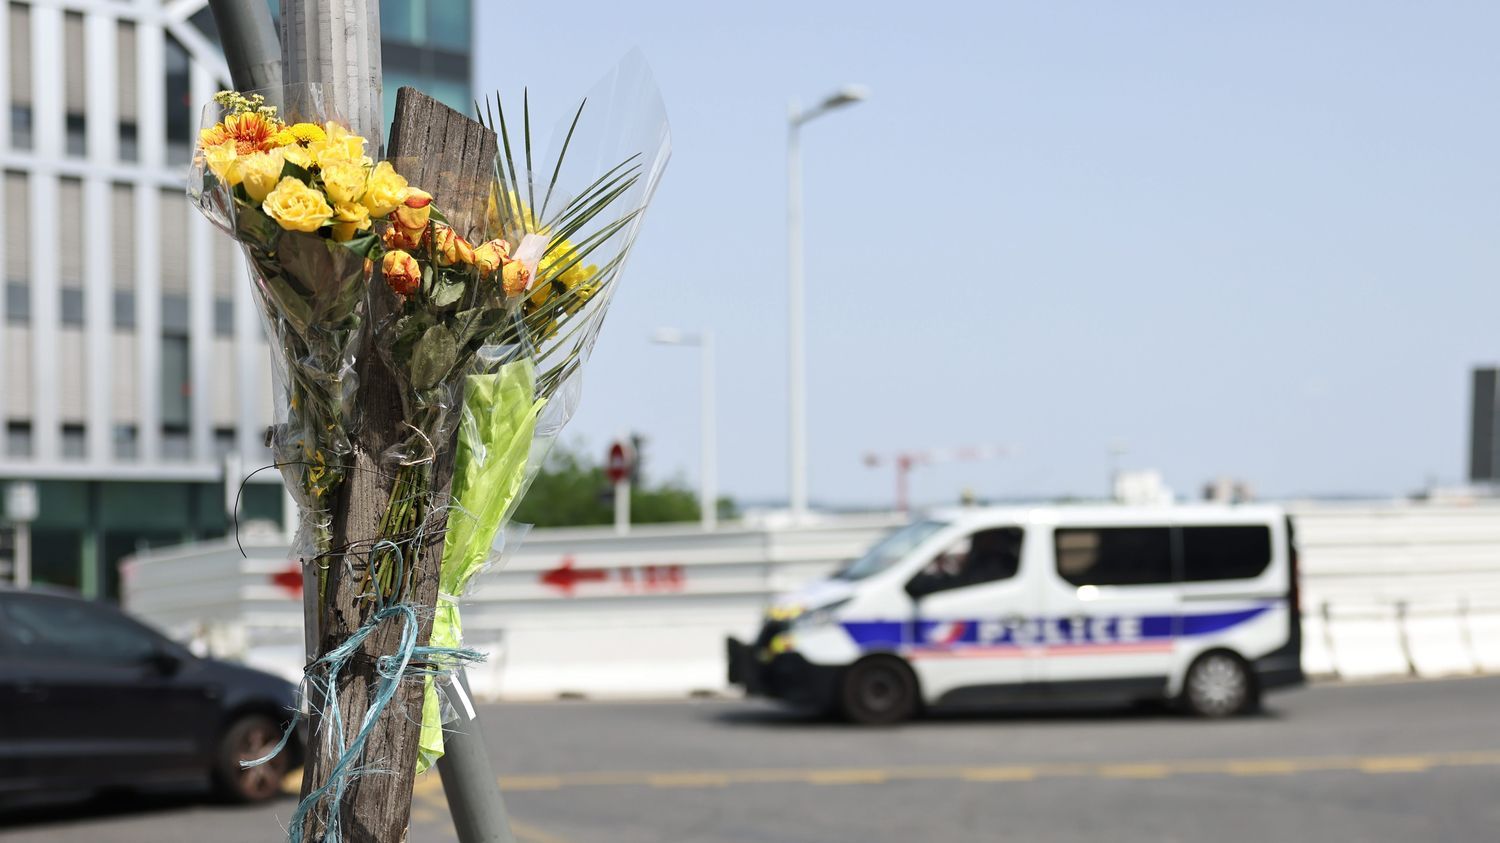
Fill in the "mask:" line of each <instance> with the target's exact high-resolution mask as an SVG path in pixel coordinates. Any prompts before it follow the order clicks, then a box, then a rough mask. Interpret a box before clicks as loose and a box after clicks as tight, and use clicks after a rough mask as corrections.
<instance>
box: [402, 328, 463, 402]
mask: <svg viewBox="0 0 1500 843" xmlns="http://www.w3.org/2000/svg"><path fill="white" fill-rule="evenodd" d="M457 362H458V340H457V338H456V337H454V336H453V332H452V331H450V330H448V329H447V328H446V327H444V326H442V325H433V326H432V327H431V328H428V329H427V332H426V333H424V334H422V338H421V339H419V340H417V344H416V346H415V347H413V348H412V354H411V385H412V388H414V389H419V390H420V389H431V388H432V387H434V386H437V385H438V384H440V383H442V382H443V379H444V378H446V377H447V376H448V373H449V372H451V371H453V367H454V365H455V364H457Z"/></svg>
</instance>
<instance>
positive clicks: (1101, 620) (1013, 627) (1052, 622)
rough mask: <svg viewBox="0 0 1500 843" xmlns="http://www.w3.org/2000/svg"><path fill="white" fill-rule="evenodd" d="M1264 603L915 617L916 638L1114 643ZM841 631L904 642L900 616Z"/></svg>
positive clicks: (1208, 627) (1226, 619)
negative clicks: (1163, 611)
mask: <svg viewBox="0 0 1500 843" xmlns="http://www.w3.org/2000/svg"><path fill="white" fill-rule="evenodd" d="M1274 605H1275V603H1265V604H1261V605H1259V606H1252V607H1250V608H1247V609H1237V610H1235V611H1232V612H1208V613H1197V614H1191V613H1188V614H1181V615H1142V616H1136V617H1130V616H1113V615H1110V616H1095V617H1089V618H1078V617H1059V618H1025V619H1023V620H1022V621H1021V622H1020V623H1019V624H1017V623H1015V622H1014V621H1012V622H1010V623H1006V622H1004V621H1001V620H999V619H984V620H978V619H970V620H951V621H936V620H922V621H918V622H917V633H918V640H919V641H921V642H922V644H923V645H925V646H928V647H952V646H958V645H964V644H969V645H974V644H983V645H985V646H1006V645H1010V646H1021V645H1023V644H1039V643H1040V644H1052V643H1057V644H1118V643H1121V642H1126V641H1163V640H1171V639H1173V638H1175V637H1178V636H1194V635H1209V634H1212V633H1216V632H1223V631H1224V630H1227V629H1231V628H1233V627H1236V626H1238V625H1240V624H1242V623H1245V622H1246V621H1249V620H1252V619H1253V618H1255V617H1258V616H1259V615H1262V614H1264V613H1265V612H1268V611H1270V609H1271V607H1272V606H1274ZM843 627H844V631H845V632H847V633H848V634H849V637H850V638H852V639H854V643H855V644H857V645H859V647H860V649H863V650H875V649H894V648H896V647H900V646H903V645H910V644H911V643H913V642H911V641H909V640H903V639H904V638H906V637H907V636H908V635H909V634H910V633H909V632H908V631H907V627H908V624H907V623H905V622H903V621H846V622H845V623H844V624H843Z"/></svg>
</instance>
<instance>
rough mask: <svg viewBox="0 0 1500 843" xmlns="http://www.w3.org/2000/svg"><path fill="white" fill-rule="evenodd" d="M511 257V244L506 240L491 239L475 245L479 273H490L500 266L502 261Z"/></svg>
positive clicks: (475, 259)
mask: <svg viewBox="0 0 1500 843" xmlns="http://www.w3.org/2000/svg"><path fill="white" fill-rule="evenodd" d="M508 257H510V244H508V243H506V242H505V241H504V240H491V241H489V242H488V243H481V244H480V245H478V246H475V247H474V265H475V266H476V267H478V268H479V274H481V275H489V274H490V273H491V272H494V271H495V270H497V269H499V268H500V261H502V260H504V259H506V258H508Z"/></svg>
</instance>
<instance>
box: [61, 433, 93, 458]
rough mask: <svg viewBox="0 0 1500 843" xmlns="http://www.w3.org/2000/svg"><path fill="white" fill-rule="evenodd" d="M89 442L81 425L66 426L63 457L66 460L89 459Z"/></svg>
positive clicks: (63, 438) (63, 435)
mask: <svg viewBox="0 0 1500 843" xmlns="http://www.w3.org/2000/svg"><path fill="white" fill-rule="evenodd" d="M88 450H89V446H88V440H87V439H86V438H84V429H83V425H81V424H65V425H63V428H62V457H63V459H65V460H81V459H87V458H88V455H89V454H88Z"/></svg>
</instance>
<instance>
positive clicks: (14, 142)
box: [10, 105, 31, 149]
mask: <svg viewBox="0 0 1500 843" xmlns="http://www.w3.org/2000/svg"><path fill="white" fill-rule="evenodd" d="M10 145H11V146H12V147H14V148H16V149H30V148H31V106H29V105H13V106H11V107H10Z"/></svg>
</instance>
